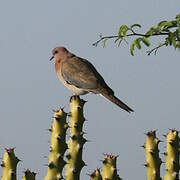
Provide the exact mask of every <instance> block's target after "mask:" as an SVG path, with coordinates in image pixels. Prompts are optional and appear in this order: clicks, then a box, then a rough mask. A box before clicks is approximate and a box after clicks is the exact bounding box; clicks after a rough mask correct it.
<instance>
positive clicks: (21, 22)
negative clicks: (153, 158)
mask: <svg viewBox="0 0 180 180" xmlns="http://www.w3.org/2000/svg"><path fill="white" fill-rule="evenodd" d="M178 3H179V1H178V0H174V1H173V3H172V2H170V1H168V0H163V1H157V0H151V1H143V0H136V1H130V0H121V1H119V0H115V1H108V0H99V1H84V0H79V1H70V0H66V1H65V0H61V1H60V0H54V1H48V0H39V1H35V0H31V1H24V0H16V1H10V0H1V5H0V26H1V28H0V58H1V65H0V92H1V93H0V122H1V125H0V148H1V149H0V152H1V155H2V153H3V152H4V148H5V147H16V150H15V152H16V154H17V156H18V157H19V158H20V159H21V160H22V162H20V163H19V165H18V177H21V176H22V172H23V171H24V170H25V169H26V168H30V169H31V170H33V171H35V172H37V179H43V177H44V176H45V174H46V170H47V167H46V166H45V164H47V163H48V159H47V158H46V157H45V156H48V154H49V143H48V141H49V140H50V133H49V132H48V128H49V127H50V125H51V122H52V116H53V112H52V109H58V108H59V107H65V111H66V112H68V111H69V98H70V96H71V92H69V91H68V90H67V89H65V87H64V86H63V85H62V84H61V83H60V82H59V81H58V78H57V76H56V73H55V69H54V62H49V58H50V57H51V51H52V49H53V48H54V47H56V46H65V47H67V48H68V49H69V50H70V51H72V52H73V53H75V54H76V55H78V56H81V57H83V58H87V59H88V60H89V61H91V62H92V63H93V64H94V65H95V66H96V68H97V70H98V71H99V72H100V73H101V74H102V75H103V77H104V79H105V80H106V82H107V84H109V85H110V86H111V87H112V89H113V90H114V91H115V94H116V95H117V96H118V97H119V98H120V99H121V100H123V101H124V102H126V103H127V104H128V105H129V106H130V107H132V108H133V109H134V110H135V112H134V113H133V114H128V113H126V112H125V111H123V110H121V109H119V108H118V107H116V106H115V105H113V104H112V103H110V102H108V101H106V100H105V99H104V98H102V97H100V96H96V95H93V94H89V95H86V96H84V97H83V99H85V100H87V101H88V103H86V105H85V117H86V118H87V120H88V121H87V122H86V123H85V126H84V131H85V132H86V133H87V134H86V138H87V139H88V140H90V142H89V143H87V144H85V146H84V154H83V159H84V161H85V162H86V164H87V165H88V166H87V167H84V168H83V170H82V173H81V177H82V179H88V176H87V175H86V174H87V173H91V172H92V171H93V170H94V169H95V168H97V167H101V162H100V160H102V159H103V153H112V154H115V155H119V158H118V169H119V170H120V171H119V174H120V176H121V177H122V178H123V179H145V173H146V171H145V167H143V166H142V164H144V162H145V153H144V149H143V148H141V147H140V146H141V145H142V144H143V143H144V141H145V135H144V133H145V132H147V131H148V130H152V129H157V130H158V131H157V136H158V137H159V138H160V139H161V140H164V138H163V137H162V134H165V133H166V132H167V131H168V128H177V129H178V128H179V107H180V96H179V92H180V84H179V67H180V58H179V51H175V50H174V49H173V48H171V47H170V48H162V49H159V51H158V53H157V55H156V56H154V55H153V54H152V55H151V56H147V53H146V50H147V49H146V48H143V49H142V50H141V51H138V50H136V51H135V56H134V57H133V56H131V55H130V53H129V46H128V45H126V44H125V43H124V44H122V46H121V47H120V48H118V47H117V45H115V44H114V43H113V41H109V42H107V47H106V48H103V47H102V45H101V44H99V46H98V47H93V46H92V44H93V43H94V42H95V41H96V40H97V39H98V38H99V34H100V33H102V34H103V35H112V34H115V35H116V34H117V32H118V29H119V26H120V25H121V24H127V25H131V24H133V23H140V24H142V25H143V28H142V32H143V30H144V32H145V31H146V30H148V27H151V26H153V25H155V24H156V23H158V22H159V21H161V20H164V19H167V20H170V19H173V18H174V17H175V16H176V15H177V14H178V13H179V10H180V9H179V7H177V4H178ZM156 43H158V41H157V40H155V41H154V44H152V47H154V46H155V45H156ZM160 149H161V152H164V145H163V144H160ZM162 167H163V165H162ZM163 169H164V168H163Z"/></svg>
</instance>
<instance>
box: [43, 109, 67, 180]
mask: <svg viewBox="0 0 180 180" xmlns="http://www.w3.org/2000/svg"><path fill="white" fill-rule="evenodd" d="M66 117H67V113H65V112H64V111H63V109H59V110H57V111H55V112H54V119H53V123H52V126H51V129H50V132H51V145H50V154H49V157H48V170H47V174H46V176H45V178H44V180H59V179H62V170H63V168H64V165H65V164H66V162H65V161H64V159H63V157H64V153H65V151H66V149H67V144H66V140H65V138H66V130H67V128H68V125H67V123H66Z"/></svg>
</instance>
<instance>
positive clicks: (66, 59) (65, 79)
mask: <svg viewBox="0 0 180 180" xmlns="http://www.w3.org/2000/svg"><path fill="white" fill-rule="evenodd" d="M52 54H53V56H52V57H51V59H50V60H52V59H53V58H55V59H56V63H55V69H56V73H57V76H58V78H59V80H60V81H62V83H63V84H64V85H65V86H66V87H67V88H68V89H70V90H71V91H72V92H73V94H74V95H84V94H87V93H89V92H91V93H94V94H100V95H102V96H104V97H105V98H106V99H108V100H110V101H111V102H113V103H114V104H116V105H117V106H119V107H120V108H122V109H124V110H125V111H127V112H129V113H130V112H133V110H132V109H131V108H130V107H128V106H127V105H126V104H125V103H123V102H122V101H121V100H119V99H118V98H117V97H116V96H115V95H114V91H113V90H112V89H111V88H110V87H109V86H108V85H107V84H106V82H105V81H104V79H103V77H102V76H101V75H100V74H99V73H98V71H97V70H96V68H95V67H94V66H93V65H92V64H91V63H90V62H89V61H87V60H86V59H83V58H80V57H77V56H76V55H74V54H72V53H71V52H69V51H68V50H67V49H66V48H65V47H56V48H54V49H53V51H52Z"/></svg>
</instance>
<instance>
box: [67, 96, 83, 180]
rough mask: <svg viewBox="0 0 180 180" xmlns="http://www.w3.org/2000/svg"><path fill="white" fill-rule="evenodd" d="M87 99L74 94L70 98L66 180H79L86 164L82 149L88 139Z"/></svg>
mask: <svg viewBox="0 0 180 180" xmlns="http://www.w3.org/2000/svg"><path fill="white" fill-rule="evenodd" d="M84 104H85V101H84V100H82V99H80V98H79V96H72V97H71V99H70V114H69V116H70V119H69V129H70V138H69V140H68V143H67V144H68V153H67V155H66V157H67V164H66V166H65V179H66V180H79V177H80V172H81V169H82V168H83V167H84V166H85V163H84V161H83V160H82V150H83V145H84V144H85V142H86V139H85V138H84V137H83V134H84V133H83V131H82V128H83V124H84V121H85V118H84V115H83V106H84Z"/></svg>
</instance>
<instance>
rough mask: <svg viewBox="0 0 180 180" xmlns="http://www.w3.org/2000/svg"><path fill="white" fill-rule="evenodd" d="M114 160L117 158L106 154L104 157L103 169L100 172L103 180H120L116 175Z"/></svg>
mask: <svg viewBox="0 0 180 180" xmlns="http://www.w3.org/2000/svg"><path fill="white" fill-rule="evenodd" d="M116 160H117V156H113V155H108V154H106V155H105V158H104V160H103V168H102V172H101V175H102V179H103V180H120V179H121V178H120V177H119V175H118V174H117V168H116Z"/></svg>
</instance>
